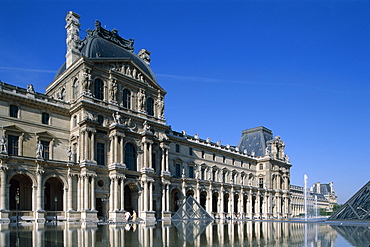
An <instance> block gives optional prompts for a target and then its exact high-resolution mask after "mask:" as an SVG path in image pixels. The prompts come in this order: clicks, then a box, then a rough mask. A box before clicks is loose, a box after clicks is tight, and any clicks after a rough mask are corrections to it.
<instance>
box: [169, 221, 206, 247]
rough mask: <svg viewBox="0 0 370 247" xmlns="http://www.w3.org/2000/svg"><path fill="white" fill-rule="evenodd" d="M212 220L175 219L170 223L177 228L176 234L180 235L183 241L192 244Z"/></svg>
mask: <svg viewBox="0 0 370 247" xmlns="http://www.w3.org/2000/svg"><path fill="white" fill-rule="evenodd" d="M211 223H212V220H176V221H173V222H172V224H173V225H174V226H175V227H176V228H177V230H178V233H179V234H178V236H179V237H182V240H183V241H187V242H189V243H190V244H193V243H194V241H195V239H197V238H198V237H199V236H200V235H201V234H202V233H203V232H204V230H205V229H206V228H207V226H208V225H209V224H211Z"/></svg>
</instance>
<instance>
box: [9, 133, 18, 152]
mask: <svg viewBox="0 0 370 247" xmlns="http://www.w3.org/2000/svg"><path fill="white" fill-rule="evenodd" d="M18 149H19V137H18V136H12V135H8V154H9V155H18Z"/></svg>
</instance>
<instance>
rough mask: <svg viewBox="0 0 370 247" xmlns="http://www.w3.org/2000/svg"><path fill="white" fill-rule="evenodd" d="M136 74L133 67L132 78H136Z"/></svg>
mask: <svg viewBox="0 0 370 247" xmlns="http://www.w3.org/2000/svg"><path fill="white" fill-rule="evenodd" d="M136 74H137V70H136V68H135V67H134V69H133V70H132V78H134V79H136Z"/></svg>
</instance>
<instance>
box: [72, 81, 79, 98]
mask: <svg viewBox="0 0 370 247" xmlns="http://www.w3.org/2000/svg"><path fill="white" fill-rule="evenodd" d="M72 87H73V88H72V94H73V99H77V98H78V80H77V79H76V80H75V82H74V83H73V86H72Z"/></svg>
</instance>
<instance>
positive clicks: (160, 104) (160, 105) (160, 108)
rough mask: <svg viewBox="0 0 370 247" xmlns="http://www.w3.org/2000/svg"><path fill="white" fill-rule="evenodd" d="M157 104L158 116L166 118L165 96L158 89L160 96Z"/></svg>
mask: <svg viewBox="0 0 370 247" xmlns="http://www.w3.org/2000/svg"><path fill="white" fill-rule="evenodd" d="M156 105H157V108H158V117H159V118H164V102H163V97H162V95H161V94H160V92H159V91H158V98H157V102H156Z"/></svg>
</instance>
